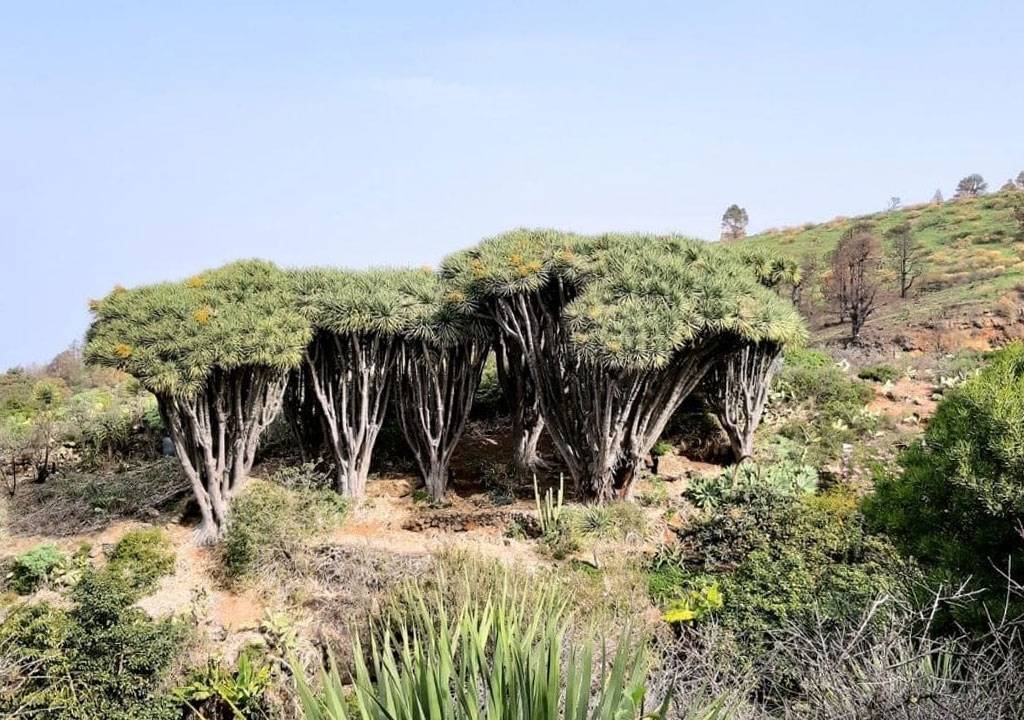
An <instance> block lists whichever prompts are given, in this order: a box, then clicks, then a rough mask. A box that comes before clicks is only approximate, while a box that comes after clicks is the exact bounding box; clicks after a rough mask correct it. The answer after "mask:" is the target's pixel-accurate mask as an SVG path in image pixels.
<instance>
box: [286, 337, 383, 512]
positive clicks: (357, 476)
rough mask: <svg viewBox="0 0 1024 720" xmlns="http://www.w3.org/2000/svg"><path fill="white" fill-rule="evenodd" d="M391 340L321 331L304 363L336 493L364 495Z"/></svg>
mask: <svg viewBox="0 0 1024 720" xmlns="http://www.w3.org/2000/svg"><path fill="white" fill-rule="evenodd" d="M397 342H398V341H397V340H395V339H394V338H390V337H382V336H379V335H363V334H357V333H353V334H346V335H336V334H334V333H328V332H321V333H319V334H318V335H317V337H316V338H314V340H313V342H312V343H311V344H310V346H309V348H308V349H307V351H306V358H305V364H306V369H307V371H308V372H307V376H308V378H309V382H310V384H311V387H312V390H313V394H314V396H315V397H316V399H317V403H318V406H319V410H320V414H321V417H322V419H323V431H324V436H325V442H326V444H327V447H328V448H330V450H331V453H332V455H333V457H334V463H335V471H336V476H335V488H336V489H337V491H338V492H339V493H341V494H342V495H346V496H349V497H354V498H360V497H362V496H363V495H365V494H366V480H367V477H368V476H369V474H370V462H371V460H372V458H373V448H374V445H376V443H377V436H378V435H379V434H380V429H381V426H382V425H383V424H384V416H385V414H386V412H387V404H388V397H389V393H390V388H391V383H390V374H391V371H392V369H393V367H394V363H395V360H396V358H397Z"/></svg>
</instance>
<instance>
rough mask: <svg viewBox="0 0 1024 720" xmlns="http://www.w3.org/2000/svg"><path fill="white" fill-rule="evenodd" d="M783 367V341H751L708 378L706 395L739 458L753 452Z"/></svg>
mask: <svg viewBox="0 0 1024 720" xmlns="http://www.w3.org/2000/svg"><path fill="white" fill-rule="evenodd" d="M780 367H782V347H781V346H780V345H777V344H775V343H756V344H754V343H751V344H747V345H744V346H743V347H741V348H740V349H738V350H736V351H734V352H731V353H729V354H727V355H726V356H725V357H724V358H723V359H722V360H721V361H720V362H718V363H716V364H715V366H714V368H712V370H711V371H710V372H709V373H708V376H707V378H706V379H705V382H704V387H703V392H704V398H705V400H706V401H707V403H708V405H709V407H710V408H711V411H712V412H713V413H714V414H715V417H716V418H718V422H719V424H720V425H721V426H722V429H723V430H725V434H726V435H727V436H728V437H729V444H730V445H731V446H732V451H733V456H734V457H735V459H736V461H737V462H742V461H743V460H746V459H747V458H749V457H751V456H752V455H753V454H754V433H755V432H756V431H757V427H758V425H760V424H761V418H762V416H763V414H764V407H765V404H766V402H767V400H768V390H769V389H770V388H771V384H772V380H774V379H775V375H776V374H777V373H778V371H779V368H780Z"/></svg>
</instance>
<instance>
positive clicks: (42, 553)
mask: <svg viewBox="0 0 1024 720" xmlns="http://www.w3.org/2000/svg"><path fill="white" fill-rule="evenodd" d="M67 566H68V557H67V555H65V554H64V553H63V552H61V551H60V550H58V549H57V546H56V545H53V544H50V543H47V544H44V545H38V546H36V547H34V548H32V549H31V550H29V551H28V552H25V553H22V554H21V555H19V556H18V557H17V558H15V560H14V563H13V565H12V566H11V571H10V573H9V574H8V578H7V584H8V586H9V587H10V588H11V590H13V591H14V592H16V593H18V594H19V595H30V594H31V593H34V592H35V591H36V590H38V589H39V588H40V587H42V586H43V585H45V584H47V583H49V582H50V581H51V580H53V579H54V578H55V577H56V576H57V575H58V574H59V573H60V572H61V571H63V570H64V569H65V568H67Z"/></svg>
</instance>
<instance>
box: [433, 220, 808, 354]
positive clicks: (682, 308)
mask: <svg viewBox="0 0 1024 720" xmlns="http://www.w3.org/2000/svg"><path fill="white" fill-rule="evenodd" d="M442 275H443V276H444V277H446V278H448V279H449V280H450V281H451V282H452V283H453V285H454V286H455V287H458V288H460V290H461V292H462V293H463V294H464V295H465V296H466V297H468V298H472V299H473V300H475V301H476V302H478V303H484V302H487V300H488V299H491V298H509V297H512V296H515V295H519V294H527V293H532V292H543V291H544V290H545V289H546V288H550V287H553V286H558V287H559V288H560V289H561V290H562V292H563V297H564V299H565V304H564V307H562V309H561V318H562V320H563V321H564V322H565V323H566V324H567V327H568V329H569V330H570V332H571V337H572V341H573V345H574V346H575V348H576V349H577V351H578V352H579V353H580V355H581V357H583V358H584V359H586V360H588V361H590V362H594V363H597V364H600V365H603V366H605V367H609V368H616V369H622V370H645V369H653V368H658V367H663V366H665V365H666V364H668V363H669V362H670V361H671V360H672V358H673V357H674V355H675V354H676V353H677V352H678V351H681V350H683V349H685V348H686V347H687V346H692V345H693V344H694V343H697V342H700V341H701V340H703V339H707V338H710V337H712V336H715V335H722V334H729V335H731V336H733V337H735V338H736V339H737V340H739V341H740V342H741V343H742V342H753V343H759V342H774V343H778V344H786V343H790V342H795V341H800V340H801V339H802V338H803V337H804V336H805V333H806V331H805V328H804V324H803V321H802V319H801V318H800V316H799V314H798V313H797V312H796V310H795V309H794V308H793V307H792V305H791V304H790V303H789V302H787V301H785V300H783V299H782V298H779V297H778V296H777V295H776V294H775V293H773V292H772V291H771V290H769V289H768V288H766V287H764V286H763V285H762V284H761V283H759V282H758V278H757V277H756V275H755V274H754V273H753V272H752V271H751V268H750V267H749V265H748V264H747V263H745V262H743V260H742V259H741V258H740V257H739V256H738V253H737V252H736V250H735V249H733V248H728V247H724V246H719V245H711V244H708V243H705V242H702V241H699V240H693V239H690V238H686V237H681V236H676V235H662V236H658V235H645V234H612V233H609V234H603V235H595V236H584V235H579V234H575V233H567V232H559V231H555V230H529V229H519V230H514V231H512V232H509V233H506V234H504V235H499V236H497V237H494V238H490V239H487V240H484V241H483V242H481V243H480V244H478V245H477V246H475V247H474V248H471V249H469V250H465V251H462V252H459V253H455V254H454V255H451V256H450V257H448V258H447V259H446V260H445V262H444V264H443V267H442Z"/></svg>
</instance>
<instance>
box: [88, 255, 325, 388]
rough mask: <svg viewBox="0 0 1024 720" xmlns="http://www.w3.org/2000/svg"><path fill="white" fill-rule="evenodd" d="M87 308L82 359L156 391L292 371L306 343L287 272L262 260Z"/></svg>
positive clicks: (118, 294)
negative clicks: (227, 373)
mask: <svg viewBox="0 0 1024 720" xmlns="http://www.w3.org/2000/svg"><path fill="white" fill-rule="evenodd" d="M92 310H93V315H94V317H93V321H92V324H91V326H90V328H89V331H88V334H87V338H86V339H87V345H86V358H87V360H88V361H89V362H92V363H96V364H98V365H104V366H107V367H115V368H118V369H119V370H123V371H124V372H127V373H129V374H131V375H133V376H134V377H136V378H138V380H139V381H140V382H141V383H142V384H143V385H144V386H145V387H146V388H147V389H149V390H151V391H153V392H156V393H165V394H171V395H177V396H187V395H191V394H194V393H196V392H198V391H199V389H201V388H202V387H203V385H204V383H205V382H206V380H207V378H208V377H209V375H210V374H211V372H212V371H213V370H215V369H221V370H233V369H236V368H239V367H243V366H259V367H271V368H280V369H288V368H291V367H294V366H296V365H297V364H298V363H299V362H300V361H301V359H302V352H303V350H304V349H305V346H306V344H307V343H308V341H309V323H308V322H307V321H306V319H305V318H304V317H303V315H302V313H300V312H299V307H298V303H297V302H296V298H295V296H294V294H293V290H292V288H291V285H290V284H289V283H288V282H287V281H286V276H285V274H284V273H282V272H281V271H280V270H279V269H278V268H277V267H275V266H274V265H273V264H271V263H268V262H264V261H260V260H243V261H238V262H234V263H230V264H228V265H225V266H223V267H221V268H217V269H215V270H208V271H206V272H203V273H201V274H199V275H196V276H194V277H192V278H189V279H188V280H185V281H183V282H167V283H159V284H156V285H147V286H143V287H139V288H134V289H131V290H125V289H123V288H116V289H115V290H114V291H112V292H111V293H110V294H109V295H107V297H105V298H103V299H102V300H100V301H96V302H94V303H93V307H92Z"/></svg>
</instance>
